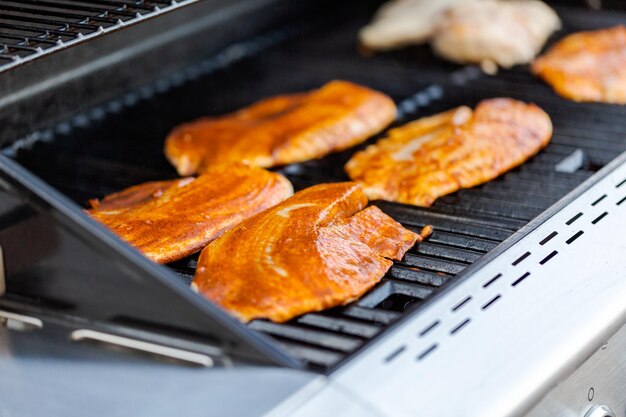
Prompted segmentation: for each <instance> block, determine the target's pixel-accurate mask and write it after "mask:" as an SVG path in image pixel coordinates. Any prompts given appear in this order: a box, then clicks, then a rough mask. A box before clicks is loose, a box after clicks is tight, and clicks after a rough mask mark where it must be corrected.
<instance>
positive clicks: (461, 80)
mask: <svg viewBox="0 0 626 417" xmlns="http://www.w3.org/2000/svg"><path fill="white" fill-rule="evenodd" d="M476 74H477V73H476V70H475V69H471V68H470V69H466V70H461V71H460V72H455V73H454V74H452V75H451V77H450V81H448V82H447V83H445V84H444V89H445V88H453V87H459V86H463V85H465V84H467V85H469V86H471V85H472V82H473V81H475V79H474V78H473V77H474V76H475V75H476ZM440 88H441V86H440ZM447 97H448V96H447V95H445V93H444V94H443V95H442V94H441V91H440V90H438V89H437V88H433V86H428V87H426V88H425V89H421V90H420V91H418V92H417V93H416V94H414V95H413V96H412V97H410V98H409V99H407V100H405V101H403V102H401V103H400V108H401V109H404V110H405V116H406V113H407V112H406V109H407V108H408V109H410V108H415V109H424V108H428V109H429V112H432V111H433V106H432V102H433V100H435V101H437V100H439V99H442V98H443V99H444V100H445V99H447ZM140 98H141V95H139V97H138V98H136V100H135V102H137V101H138V100H140ZM407 103H409V104H407ZM410 103H412V104H410ZM463 104H465V103H463ZM91 119H93V120H97V119H98V117H96V116H94V115H89V116H88V117H87V120H88V121H89V120H91ZM73 123H74V124H75V126H77V127H80V123H82V122H81V121H80V119H75V120H74V122H73ZM60 126H62V125H60ZM61 129H62V128H61ZM39 134H40V135H41V138H43V140H44V141H45V140H46V139H45V137H46V132H45V131H44V132H39ZM41 138H40V139H41ZM37 140H39V139H37V138H35V139H32V140H30V141H29V140H28V139H27V140H26V141H22V142H19V143H18V146H17V148H19V147H20V146H24V145H29V143H30V142H37ZM17 148H15V149H14V150H17ZM331 158H336V156H334V157H331ZM289 169H292V168H289ZM292 176H293V173H292ZM154 179H157V178H154ZM111 191H113V190H111ZM383 205H385V204H383ZM386 205H387V206H388V207H391V206H393V205H392V204H386ZM407 210H408V208H407ZM426 212H427V211H426ZM431 215H433V216H435V217H437V216H439V217H440V218H445V216H446V215H447V214H446V213H443V214H441V213H437V212H436V211H435V212H432V213H431ZM481 217H485V216H484V215H482V216H477V217H476V218H474V219H473V220H472V223H473V224H475V225H476V226H477V227H483V225H484V222H483V220H481ZM500 222H502V224H509V226H507V227H512V226H510V224H512V223H511V222H517V223H516V224H518V225H519V224H520V223H525V222H519V221H517V220H516V219H515V218H507V219H501V220H500ZM421 225H422V224H419V225H417V224H416V225H415V226H416V227H419V226H421ZM435 226H436V224H435ZM515 228H516V227H515ZM513 230H514V229H511V231H513ZM427 246H428V244H427ZM501 246H502V245H500V246H497V247H496V248H495V249H492V250H491V251H490V252H488V253H489V254H493V255H492V256H497V255H498V254H499V253H501V251H502V250H504V247H502V248H501ZM435 247H436V245H435ZM431 249H432V247H431ZM479 262H480V261H479ZM449 265H453V264H452V263H450V264H449ZM463 276H466V273H465V272H464V273H463ZM451 281H454V280H451ZM456 281H458V282H460V281H462V279H461V278H459V279H457V280H456ZM442 284H445V283H442ZM384 285H386V284H383V286H384ZM450 285H451V284H450ZM417 288H419V287H417ZM371 295H372V294H370V295H369V296H371ZM369 296H366V298H365V300H366V301H367V302H371V303H374V302H375V301H372V300H368V299H367V297H369ZM436 298H437V297H435V298H431V300H435V299H436ZM361 301H363V300H361ZM433 302H434V301H433ZM371 303H370V304H371ZM374 305H376V304H374ZM418 309H419V307H416V308H414V310H418ZM358 314H363V311H362V310H360V312H359V313H358ZM412 314H415V311H413V312H412V313H407V314H406V315H405V317H409V316H411V315H412ZM389 318H393V314H392V315H387V318H378V319H377V320H388V319H389ZM393 327H394V326H393V325H392V326H389V327H388V328H387V329H391V328H393ZM386 331H387V330H383V331H382V332H381V333H380V334H379V335H378V336H377V337H378V338H380V337H381V335H382V334H383V333H385V332H386ZM353 353H354V352H353ZM341 364H342V361H339V362H337V363H336V364H335V365H334V367H332V368H330V369H326V371H328V372H330V371H331V370H332V369H336V367H339V366H341Z"/></svg>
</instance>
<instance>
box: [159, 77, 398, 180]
mask: <svg viewBox="0 0 626 417" xmlns="http://www.w3.org/2000/svg"><path fill="white" fill-rule="evenodd" d="M395 116H396V107H395V104H394V103H393V101H392V100H391V99H390V98H389V97H387V96H386V95H384V94H382V93H379V92H377V91H374V90H371V89H369V88H366V87H362V86H359V85H356V84H352V83H349V82H346V81H332V82H330V83H328V84H326V85H324V86H323V87H322V88H320V89H318V90H314V91H311V92H308V93H299V94H289V95H282V96H277V97H273V98H268V99H265V100H262V101H259V102H257V103H255V104H252V105H251V106H249V107H246V108H244V109H242V110H239V111H237V112H235V113H231V114H227V115H225V116H221V117H206V118H202V119H199V120H196V121H194V122H191V123H187V124H184V125H181V126H179V127H177V128H176V129H174V130H173V131H172V132H171V133H170V135H169V136H168V138H167V140H166V143H165V155H166V156H167V158H168V159H169V161H170V162H171V163H172V164H173V165H174V166H175V167H176V169H177V170H178V173H179V174H180V175H191V174H194V173H197V172H200V173H201V172H204V171H205V170H206V169H207V168H208V167H210V166H211V165H214V164H219V163H224V162H244V163H247V164H249V165H254V166H260V167H272V166H275V165H284V164H290V163H294V162H302V161H306V160H309V159H313V158H320V157H322V156H324V155H326V154H328V153H330V152H335V151H341V150H344V149H347V148H349V147H351V146H354V145H356V144H358V143H361V142H362V141H364V140H365V139H367V138H368V137H370V136H372V135H374V134H376V133H378V132H380V131H381V130H383V129H384V128H385V127H386V126H387V125H388V124H389V123H391V121H393V120H394V119H395Z"/></svg>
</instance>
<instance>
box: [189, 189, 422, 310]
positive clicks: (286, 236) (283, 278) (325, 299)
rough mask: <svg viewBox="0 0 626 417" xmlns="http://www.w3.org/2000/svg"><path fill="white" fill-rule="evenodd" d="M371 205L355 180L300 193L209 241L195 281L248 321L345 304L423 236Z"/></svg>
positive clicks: (369, 285) (374, 281)
mask: <svg viewBox="0 0 626 417" xmlns="http://www.w3.org/2000/svg"><path fill="white" fill-rule="evenodd" d="M366 205H367V198H366V196H365V194H364V193H363V191H362V190H361V187H360V186H359V185H358V184H356V183H352V182H349V183H335V184H321V185H316V186H314V187H311V188H308V189H305V190H303V191H300V192H298V193H296V194H295V195H294V196H293V197H291V198H290V199H288V200H286V201H284V202H282V203H281V204H279V205H277V206H275V207H273V208H271V209H269V210H266V211H264V212H263V213H260V214H258V215H256V216H254V217H252V218H250V219H248V220H246V221H245V222H243V223H241V224H240V225H239V226H237V227H235V228H234V229H232V230H230V231H228V232H226V233H224V234H223V235H222V236H221V237H220V238H219V239H217V240H215V241H214V242H213V243H211V244H210V245H209V246H207V247H206V248H205V249H204V250H203V251H202V253H201V255H200V259H199V261H198V268H197V270H196V276H195V278H194V281H193V283H194V285H195V287H196V289H197V290H198V291H199V292H200V293H201V294H203V295H204V296H206V297H207V298H208V299H210V300H211V301H213V302H214V303H216V304H217V305H219V306H221V307H222V308H224V309H225V310H227V311H229V312H230V313H231V314H233V315H234V316H236V317H237V318H239V319H240V320H241V321H244V322H247V321H249V320H253V319H260V318H267V319H270V320H273V321H276V322H283V321H286V320H289V319H291V318H293V317H295V316H298V315H301V314H304V313H307V312H311V311H319V310H323V309H326V308H329V307H333V306H337V305H343V304H347V303H349V302H350V301H352V300H355V299H357V298H359V297H360V296H361V295H363V294H364V293H365V292H366V291H367V290H369V289H370V288H372V287H373V286H374V285H375V284H376V283H377V282H379V281H380V279H381V278H382V277H383V275H384V274H385V272H386V271H387V270H388V269H389V268H390V267H391V265H392V261H391V260H392V259H401V258H402V256H403V255H404V253H405V252H406V251H407V250H408V249H409V248H411V247H412V246H413V245H414V244H415V242H417V241H421V239H422V237H421V236H420V235H418V234H416V233H413V232H411V231H409V230H407V229H405V228H403V227H402V226H401V225H400V224H399V223H396V222H395V221H394V220H393V219H391V218H390V217H389V216H387V215H386V214H385V213H383V212H382V211H380V209H378V208H377V207H373V206H372V207H367V208H365V207H366ZM425 233H427V232H425ZM233 254H236V256H233Z"/></svg>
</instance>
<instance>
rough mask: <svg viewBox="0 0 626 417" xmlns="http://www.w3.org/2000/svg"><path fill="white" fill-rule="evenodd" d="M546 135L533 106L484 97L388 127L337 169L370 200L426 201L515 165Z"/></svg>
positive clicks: (543, 117)
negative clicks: (385, 133) (383, 134)
mask: <svg viewBox="0 0 626 417" xmlns="http://www.w3.org/2000/svg"><path fill="white" fill-rule="evenodd" d="M551 137H552V123H551V121H550V117H549V116H548V115H547V114H546V113H545V112H544V111H543V110H541V109H540V108H539V107H537V106H535V105H534V104H526V103H523V102H520V101H517V100H513V99H508V98H498V99H489V100H484V101H482V102H481V103H479V104H478V106H477V107H476V109H475V110H474V111H472V109H470V108H469V107H466V106H462V107H459V108H456V109H453V110H450V111H447V112H444V113H440V114H437V115H434V116H431V117H425V118H422V119H418V120H416V121H414V122H411V123H408V124H406V125H404V126H401V127H398V128H396V129H392V130H390V131H389V134H388V136H387V137H386V138H383V139H381V140H379V141H378V142H377V143H376V144H374V145H370V146H368V147H367V148H366V149H365V150H363V151H361V152H358V153H356V154H355V155H354V156H353V157H352V158H351V159H350V161H348V163H347V164H346V166H345V169H346V172H347V173H348V176H349V177H350V178H352V179H353V180H355V181H358V182H360V183H361V184H362V185H363V187H364V190H365V193H366V194H367V196H368V197H369V198H370V199H383V200H389V201H396V202H400V203H407V204H413V205H417V206H430V205H431V204H432V203H433V202H434V201H435V200H436V199H437V198H438V197H440V196H442V195H445V194H449V193H452V192H454V191H457V190H458V189H460V188H468V187H473V186H475V185H478V184H482V183H484V182H487V181H489V180H492V179H494V178H496V177H497V176H499V175H500V174H502V173H504V172H506V171H508V170H510V169H512V168H514V167H515V166H517V165H520V164H521V163H523V162H524V161H526V160H527V159H528V158H530V157H531V156H532V155H534V154H535V153H537V152H538V151H539V150H540V149H541V148H543V147H544V146H546V145H547V144H548V142H549V141H550V138H551Z"/></svg>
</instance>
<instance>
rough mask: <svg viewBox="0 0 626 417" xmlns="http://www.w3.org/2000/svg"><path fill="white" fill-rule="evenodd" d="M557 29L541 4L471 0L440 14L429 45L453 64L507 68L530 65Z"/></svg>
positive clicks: (554, 17) (519, 0) (553, 16)
mask: <svg viewBox="0 0 626 417" xmlns="http://www.w3.org/2000/svg"><path fill="white" fill-rule="evenodd" d="M560 26H561V23H560V20H559V18H558V16H557V14H556V13H555V12H554V10H552V9H551V8H550V7H548V6H547V5H546V4H545V3H543V2H542V1H538V0H507V1H502V0H474V1H468V2H465V3H463V4H459V5H457V6H455V7H452V8H450V9H449V10H448V11H447V12H446V13H444V14H443V18H442V19H441V21H440V22H439V24H438V25H437V28H436V30H435V33H434V36H433V38H432V41H431V45H432V47H433V49H434V51H435V52H436V53H437V54H439V55H441V56H442V57H444V58H446V59H448V60H450V61H453V62H457V63H476V64H482V65H483V68H490V67H493V64H497V65H499V66H501V67H505V68H510V67H512V66H513V65H517V64H525V63H529V62H531V61H532V60H533V58H534V57H535V56H536V55H537V54H538V53H539V51H541V48H542V47H543V45H544V44H545V43H546V41H547V40H548V38H549V37H550V35H551V34H552V33H553V32H554V31H555V30H557V29H558V28H559V27H560Z"/></svg>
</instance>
